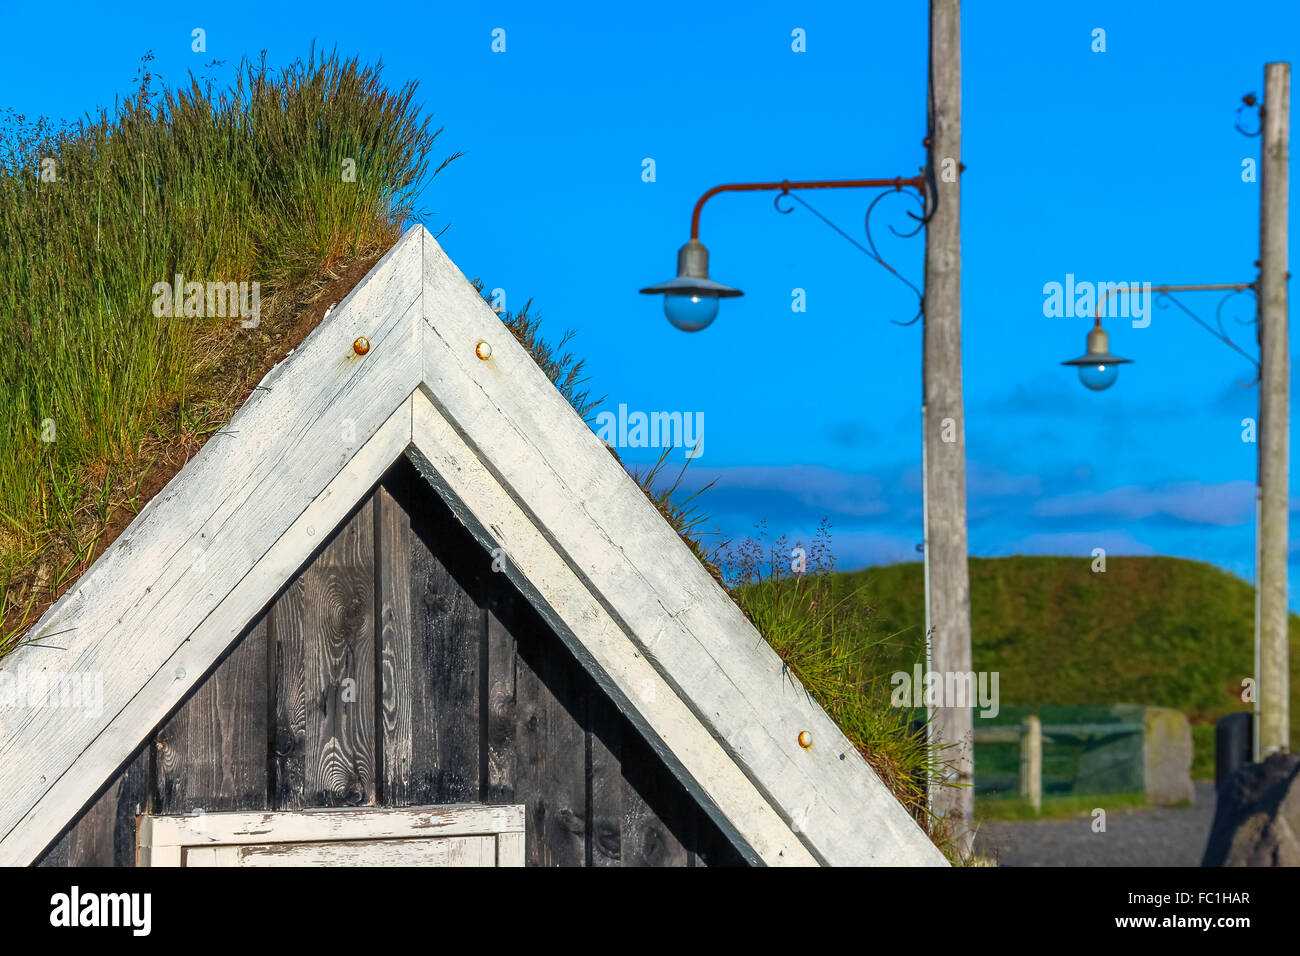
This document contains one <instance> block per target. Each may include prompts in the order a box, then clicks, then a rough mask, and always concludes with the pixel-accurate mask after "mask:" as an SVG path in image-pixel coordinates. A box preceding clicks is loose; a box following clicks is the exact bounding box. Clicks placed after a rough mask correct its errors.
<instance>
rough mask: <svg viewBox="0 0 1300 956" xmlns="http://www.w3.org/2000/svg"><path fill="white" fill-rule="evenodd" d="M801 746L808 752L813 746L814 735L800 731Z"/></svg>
mask: <svg viewBox="0 0 1300 956" xmlns="http://www.w3.org/2000/svg"><path fill="white" fill-rule="evenodd" d="M799 746H800V747H802V748H803V749H804V750H807V749H808V748H809V747H811V746H812V734H810V733H808V731H806V730H801V731H799Z"/></svg>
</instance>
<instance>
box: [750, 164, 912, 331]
mask: <svg viewBox="0 0 1300 956" xmlns="http://www.w3.org/2000/svg"><path fill="white" fill-rule="evenodd" d="M891 195H905V196H907V197H909V198H910V199H912V200H914V201H915V202H916V203H918V204H919V205H920V207H921V211H922V213H923V214H924V215H921V216H918V215H916V214H915V213H913V212H911V211H909V212H908V215H909V216H910V217H911V218H912V219H914V220H915V221H916V228H915V229H912V230H911V231H910V232H899V231H898V230H897V229H895V228H894V227H893V226H892V225H891V226H890V227H889V231H890V232H892V233H893V234H894V235H896V236H898V237H899V238H902V239H910V238H911V237H913V236H915V235H916V234H917V233H919V232H920V231H921V228H922V227H923V226H924V225H925V224H926V222H928V221H929V219H930V217H931V216H933V211H932V210H931V211H928V212H927V210H926V206H925V198H924V197H923V196H922V195H921V194H920V193H919V192H916V193H913V192H907V193H904V192H903V191H902V190H901V189H889V190H887V191H885V192H882V193H881V194H880V195H879V196H877V197H876V198H875V199H873V200H871V203H870V205H868V206H867V212H866V215H865V216H864V217H863V221H862V229H863V232H864V233H866V238H867V244H866V245H865V246H864V245H863V244H862V243H860V242H858V240H856V239H854V238H853V237H852V236H850V235H849V234H848V233H847V232H845V231H844V230H843V229H841V228H840V227H839V226H837V225H836V224H835V223H833V222H831V221H830V219H828V218H827V217H826V216H825V215H823V214H822V213H821V212H820V211H818V210H817V209H815V208H814V207H813V206H812V205H811V204H810V203H809V202H808V201H807V200H805V199H804V198H803V197H802V196H797V195H795V194H794V193H792V192H790V191H788V190H786V191H782V192H780V193H778V194H777V195H776V197H775V198H774V199H773V200H772V205H773V207H774V208H775V209H776V211H777V212H779V213H781V214H782V215H788V214H790V213H792V212H794V207H793V206H789V207H787V208H782V206H781V200H782V199H784V198H786V197H787V196H788V197H789V198H791V199H793V200H794V201H795V202H797V203H799V205H801V206H803V207H804V208H805V209H807V210H808V211H809V212H810V213H812V214H813V215H814V216H816V217H817V218H818V219H820V220H821V221H822V222H824V223H825V224H826V225H828V226H830V227H831V228H832V229H834V230H835V231H836V232H837V233H839V234H840V235H841V236H842V237H843V238H844V239H845V240H847V241H848V242H850V243H851V244H852V245H853V246H854V247H855V248H856V249H857V250H858V251H859V252H861V253H862V254H863V255H865V256H866V257H867V258H869V259H871V260H873V261H874V262H876V264H878V265H880V266H882V267H883V268H884V269H885V270H886V271H888V272H889V273H890V274H891V275H892V276H893V277H894V278H896V279H897V280H898V281H899V282H901V283H903V285H905V286H907V287H908V288H909V289H911V290H912V292H913V294H914V295H915V296H916V314H915V315H913V316H912V317H911V318H910V319H908V320H907V321H906V322H900V321H898V320H897V319H890V320H889V321H891V322H893V323H894V325H912V324H913V323H915V322H916V320H917V319H919V318H920V317H921V310H922V309H923V308H924V307H925V297H924V296H923V295H922V293H921V290H920V289H918V288H917V287H916V285H915V284H913V283H912V282H911V281H910V280H908V279H907V278H906V277H905V276H903V275H902V274H901V273H900V272H899V271H898V270H897V269H895V268H894V267H893V266H891V265H890V264H889V263H888V262H886V261H885V260H884V257H882V256H881V255H880V252H879V250H877V249H876V243H875V240H874V239H872V238H871V214H872V212H874V211H875V208H876V204H877V203H879V202H880V200H882V199H884V198H885V197H886V196H891Z"/></svg>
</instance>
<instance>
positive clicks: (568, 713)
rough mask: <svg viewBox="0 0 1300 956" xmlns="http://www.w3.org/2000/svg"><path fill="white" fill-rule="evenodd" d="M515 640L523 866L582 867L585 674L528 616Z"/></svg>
mask: <svg viewBox="0 0 1300 956" xmlns="http://www.w3.org/2000/svg"><path fill="white" fill-rule="evenodd" d="M515 639H516V641H517V642H518V656H517V657H516V663H515V667H516V670H515V701H516V712H515V718H516V724H515V727H516V729H515V742H516V752H515V787H516V792H517V793H518V794H519V795H520V796H521V797H522V798H523V801H524V802H525V804H526V806H527V817H526V822H525V828H526V833H525V848H526V857H527V863H528V865H529V866H583V865H584V864H585V863H586V858H587V852H586V830H587V823H586V817H587V806H586V803H587V800H586V798H587V785H586V784H587V780H586V772H587V746H586V733H585V731H584V728H583V725H582V721H581V720H580V717H579V715H581V714H582V713H583V711H584V709H585V706H586V702H585V699H584V695H583V694H582V690H583V689H584V688H583V684H582V679H583V678H584V677H585V676H586V675H585V674H583V673H582V672H581V671H579V670H578V665H577V663H576V662H575V661H574V660H573V659H572V657H571V656H570V655H569V654H568V653H567V652H565V651H564V649H563V647H562V646H559V644H558V640H557V639H556V638H555V636H554V635H553V634H550V633H549V632H547V633H542V631H541V627H540V621H537V620H536V619H534V620H533V621H531V622H529V621H527V619H526V618H525V620H524V621H521V622H520V624H519V626H518V629H517V630H516V631H515ZM575 672H576V673H575Z"/></svg>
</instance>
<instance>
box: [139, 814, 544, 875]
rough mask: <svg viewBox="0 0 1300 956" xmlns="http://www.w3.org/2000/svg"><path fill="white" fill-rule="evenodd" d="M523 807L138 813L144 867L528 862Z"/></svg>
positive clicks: (464, 864)
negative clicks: (177, 813)
mask: <svg viewBox="0 0 1300 956" xmlns="http://www.w3.org/2000/svg"><path fill="white" fill-rule="evenodd" d="M523 834H524V808H523V806H522V805H510V806H481V805H476V804H475V805H468V804H467V805H456V806H440V807H410V808H401V809H397V808H385V809H362V810H357V809H353V808H347V809H329V810H305V811H283V812H273V811H266V812H257V813H244V812H232V813H193V814H184V815H166V816H154V815H149V814H146V815H145V816H143V817H142V818H141V819H140V826H139V831H138V834H137V862H139V863H140V865H143V866H523V863H524V858H523V842H522V837H523Z"/></svg>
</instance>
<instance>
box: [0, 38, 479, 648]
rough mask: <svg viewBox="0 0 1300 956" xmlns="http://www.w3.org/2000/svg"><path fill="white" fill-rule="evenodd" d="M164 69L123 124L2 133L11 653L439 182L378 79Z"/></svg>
mask: <svg viewBox="0 0 1300 956" xmlns="http://www.w3.org/2000/svg"><path fill="white" fill-rule="evenodd" d="M149 59H151V57H146V58H145V60H144V63H143V64H142V67H141V74H140V76H139V78H138V80H139V85H138V88H137V90H136V92H135V93H134V95H132V96H131V97H130V98H128V99H126V100H124V101H123V102H121V103H120V104H119V105H118V106H117V107H115V108H114V110H112V111H111V112H110V111H104V112H101V113H100V114H99V115H98V116H88V117H86V118H85V119H84V120H83V121H81V122H79V123H76V124H74V125H71V126H66V127H63V128H59V129H56V128H53V127H51V126H50V125H49V124H48V123H47V122H45V121H43V120H42V121H36V122H30V121H28V120H27V119H26V118H25V117H22V116H19V115H16V114H14V113H13V112H12V111H9V112H8V113H7V114H6V115H5V116H4V121H3V133H4V136H3V138H2V140H0V142H3V144H4V145H3V146H2V147H0V337H2V338H3V341H4V342H5V343H6V348H5V349H4V350H3V351H0V408H2V409H3V413H2V417H0V622H5V627H4V628H0V653H2V652H3V650H4V647H5V645H6V644H7V643H9V642H10V640H11V639H12V638H13V637H14V635H15V634H16V633H17V632H18V631H19V630H21V629H22V628H23V627H24V626H25V625H26V624H28V623H30V621H29V620H28V615H27V613H26V611H27V610H29V609H30V608H31V607H33V606H38V605H39V603H40V602H41V601H42V600H45V599H49V598H50V597H52V596H53V595H54V593H55V591H56V590H57V588H58V587H59V585H60V584H62V583H64V582H66V581H67V580H69V579H70V578H73V577H76V574H77V572H78V571H79V570H80V569H81V567H82V566H83V565H84V561H85V559H86V558H87V556H88V555H89V554H90V553H91V552H92V549H93V547H94V545H95V542H96V540H97V537H98V535H99V534H100V533H101V530H102V528H103V525H104V523H105V522H106V521H107V520H108V516H109V514H110V513H111V512H112V511H113V509H114V508H119V507H123V506H128V507H132V506H138V504H139V503H140V502H138V501H137V500H135V498H136V496H137V495H136V493H138V490H139V485H140V481H141V479H142V476H143V474H144V472H145V471H147V469H148V467H149V466H150V463H151V460H152V452H151V450H152V449H156V448H158V447H165V446H169V445H173V444H175V443H177V442H178V441H183V440H185V439H188V438H193V437H194V436H196V435H197V436H202V435H204V434H207V433H209V432H211V431H212V430H214V429H215V428H217V427H219V426H220V424H221V423H222V422H223V421H224V420H225V419H227V418H228V417H229V414H230V413H231V412H232V411H233V408H234V406H235V405H237V404H238V402H239V401H240V400H242V397H243V396H242V394H239V393H238V391H239V388H242V387H243V381H242V378H240V376H239V375H238V374H236V373H237V372H244V371H248V370H249V369H250V368H252V367H255V366H256V364H257V362H258V360H259V359H261V358H263V357H264V356H265V354H266V353H267V351H268V350H269V348H270V345H271V338H272V335H273V334H274V331H275V321H276V319H277V318H281V317H283V313H285V312H286V311H287V307H288V306H289V305H290V304H291V303H292V302H293V299H294V295H295V293H296V291H297V290H300V289H301V288H302V287H304V286H305V285H306V284H308V283H310V282H312V281H313V280H316V279H317V278H318V277H321V276H327V275H329V274H330V270H331V269H334V268H336V267H339V266H340V265H342V264H344V263H346V262H348V261H350V260H352V259H354V258H357V257H364V256H368V255H373V254H376V253H378V252H379V251H382V250H383V249H386V248H387V247H388V246H390V245H391V244H392V242H393V241H394V240H395V239H396V237H397V236H398V235H399V234H400V231H401V228H402V226H403V224H404V221H405V220H406V219H407V218H408V217H409V216H410V215H411V213H412V209H411V202H412V200H413V197H414V196H415V194H416V191H417V190H418V189H419V187H420V185H421V184H422V183H423V182H424V181H425V180H426V179H427V178H428V176H429V175H430V174H429V155H430V151H431V149H432V146H433V143H434V140H435V138H436V136H437V135H438V133H437V131H434V130H432V129H431V128H430V126H429V120H428V119H427V118H422V117H421V115H420V112H419V110H418V109H417V107H416V106H415V105H414V104H413V96H414V93H415V88H414V85H413V84H412V85H408V86H405V87H403V88H402V89H401V90H398V91H395V92H394V91H390V90H388V89H386V88H385V87H384V85H383V83H382V80H381V74H380V70H379V68H377V67H367V66H361V65H359V64H358V63H357V62H356V61H355V60H352V61H344V60H341V59H339V58H338V57H337V56H335V55H333V54H331V55H327V56H323V57H321V56H317V55H316V53H315V51H313V52H312V54H311V55H310V56H309V57H308V59H307V60H306V61H299V62H297V63H294V64H293V65H291V66H289V67H288V68H286V69H284V70H282V71H273V70H270V69H268V68H267V67H266V66H265V64H264V63H249V62H244V63H241V64H240V65H239V66H238V67H237V68H235V70H234V74H233V75H234V79H233V81H232V82H231V83H230V85H229V86H228V87H227V88H224V89H220V90H214V84H213V82H212V81H211V80H208V81H206V82H203V81H200V80H198V79H195V78H194V77H191V78H190V81H189V83H188V84H187V85H184V86H182V87H180V88H178V89H168V90H164V91H158V90H155V88H154V83H153V77H152V76H151V75H150V74H149V68H148V61H149ZM452 158H454V157H452ZM47 159H49V160H52V161H53V166H52V167H50V166H49V165H48V163H45V160H47ZM345 160H351V161H353V162H354V163H355V167H354V168H355V178H354V179H353V180H352V181H348V179H347V178H345V176H344V169H345V166H344V161H345ZM43 164H44V165H45V168H46V169H48V170H50V171H52V172H53V173H54V174H55V175H57V181H54V182H50V181H42V180H41V178H40V176H39V175H38V174H39V172H40V171H41V170H42V168H43ZM443 165H446V161H444V163H443ZM441 168H442V167H441V166H439V167H438V169H441ZM434 172H435V173H436V172H437V170H434ZM176 273H182V274H184V276H185V278H186V281H199V282H208V281H220V282H241V281H246V282H253V281H257V282H260V283H261V286H262V288H261V293H262V307H263V316H264V323H263V325H262V326H261V327H259V328H256V329H243V328H241V327H240V323H239V321H238V320H231V319H196V318H188V319H187V318H179V317H178V318H165V317H164V318H159V317H155V316H154V315H153V310H152V306H153V302H154V295H153V292H152V287H153V285H154V283H156V282H160V281H162V282H166V281H170V279H171V277H172V276H173V275H175V274H176ZM236 385H237V386H238V387H236ZM47 421H48V422H50V423H51V424H52V427H53V437H54V440H53V441H44V440H42V438H43V437H45V438H49V437H51V436H50V434H49V433H48V429H47V431H46V434H44V435H43V434H42V431H43V424H42V423H44V422H47Z"/></svg>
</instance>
